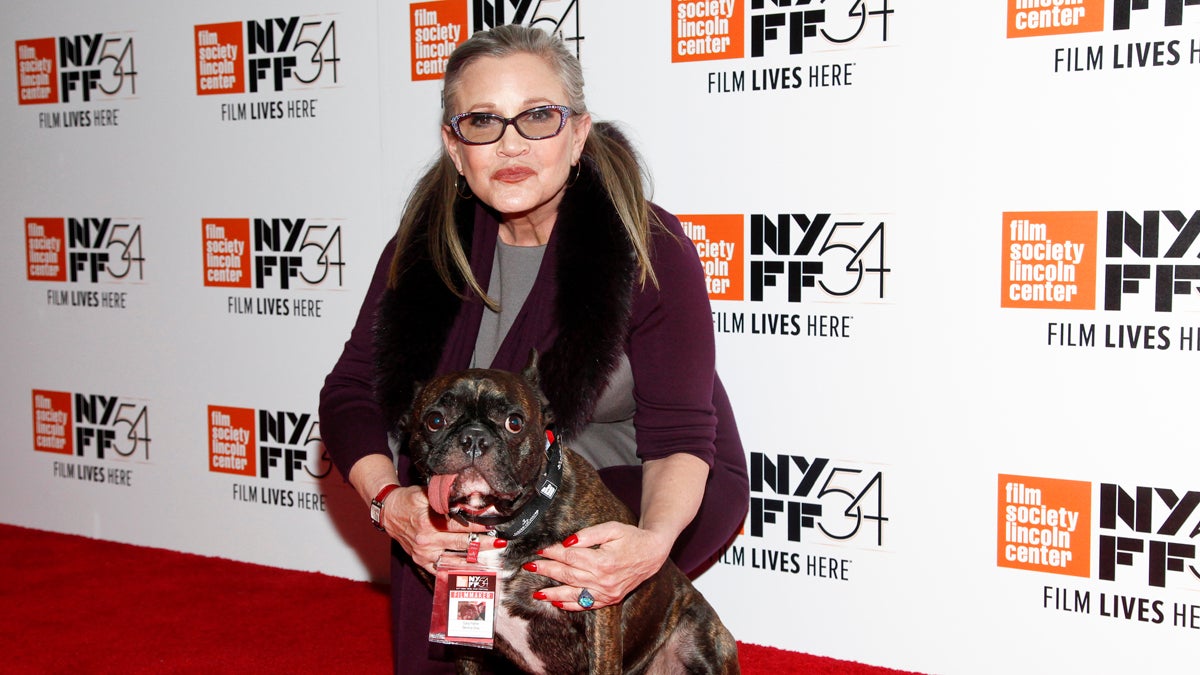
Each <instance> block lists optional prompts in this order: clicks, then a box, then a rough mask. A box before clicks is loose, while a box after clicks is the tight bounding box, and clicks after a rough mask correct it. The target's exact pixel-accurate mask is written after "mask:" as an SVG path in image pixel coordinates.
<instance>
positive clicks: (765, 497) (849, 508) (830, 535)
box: [746, 452, 888, 547]
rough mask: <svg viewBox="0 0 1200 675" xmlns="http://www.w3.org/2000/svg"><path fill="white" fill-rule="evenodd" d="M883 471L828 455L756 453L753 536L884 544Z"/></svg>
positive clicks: (752, 486)
mask: <svg viewBox="0 0 1200 675" xmlns="http://www.w3.org/2000/svg"><path fill="white" fill-rule="evenodd" d="M883 478H884V476H883V473H882V472H881V471H877V470H873V469H864V468H861V467H856V466H852V465H849V464H845V463H835V462H834V461H833V460H830V459H826V458H822V457H802V456H798V455H774V456H768V455H766V454H763V453H760V452H752V453H750V514H749V516H748V519H747V523H746V526H747V534H748V535H749V536H751V537H772V538H780V537H781V538H786V539H787V541H790V542H796V543H800V542H808V543H812V541H813V538H814V537H815V538H816V541H820V542H824V543H829V542H830V541H849V540H851V539H857V540H859V541H861V542H862V545H865V546H875V547H882V546H883V524H884V523H885V522H887V521H888V518H887V517H886V516H885V515H884V503H883Z"/></svg>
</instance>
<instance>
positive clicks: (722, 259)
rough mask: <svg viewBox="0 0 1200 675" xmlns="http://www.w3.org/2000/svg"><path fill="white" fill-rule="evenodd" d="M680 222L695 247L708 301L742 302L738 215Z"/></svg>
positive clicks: (741, 235)
mask: <svg viewBox="0 0 1200 675" xmlns="http://www.w3.org/2000/svg"><path fill="white" fill-rule="evenodd" d="M679 222H680V223H681V224H682V225H683V231H684V233H685V234H687V235H688V236H689V237H691V239H692V241H694V242H695V243H696V251H697V253H699V254H700V262H701V264H703V265H704V281H705V284H706V285H707V287H708V297H709V299H710V300H741V299H742V298H743V297H744V295H745V290H744V289H745V285H744V282H745V266H744V265H743V264H742V262H741V261H742V258H741V255H742V244H743V243H744V242H745V238H746V227H745V218H744V217H743V216H742V215H741V214H735V215H692V216H679Z"/></svg>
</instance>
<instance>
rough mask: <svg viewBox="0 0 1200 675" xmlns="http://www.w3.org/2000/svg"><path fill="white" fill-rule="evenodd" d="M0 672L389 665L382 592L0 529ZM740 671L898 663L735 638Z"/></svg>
mask: <svg viewBox="0 0 1200 675" xmlns="http://www.w3.org/2000/svg"><path fill="white" fill-rule="evenodd" d="M0 575H2V576H0V579H3V582H2V583H0V659H3V661H0V672H5V673H122V674H125V673H205V674H208V673H214V672H215V673H251V672H253V673H278V672H294V673H368V674H369V673H379V674H380V675H384V674H386V673H390V672H391V667H392V655H391V649H390V647H389V644H390V643H389V641H388V634H387V628H388V600H387V595H386V593H387V589H386V588H385V587H382V586H378V585H373V584H368V583H363V582H357V581H350V580H347V579H340V578H337V577H331V576H326V575H323V574H314V573H307V572H294V571H289V570H281V569H276V568H273V567H264V566H261V565H251V564H247V563H240V562H234V561H230V560H224V559H218V558H206V557H203V556H196V555H188V554H184V553H177V552H174V551H166V550H162V549H153V548H145V547H140V546H129V545H126V544H117V543H113V542H107V541H100V540H96V539H88V538H85V537H77V536H71V535H64V534H56V533H50V532H42V531H39V530H30V529H26V528H21V527H14V526H10V525H3V524H0ZM739 654H740V658H741V662H742V669H743V672H745V673H747V674H748V675H756V674H766V673H772V674H775V673H801V672H802V673H839V674H850V675H884V674H885V673H899V672H901V671H896V670H889V669H886V668H875V667H871V666H864V665H861V664H857V663H850V662H846V661H835V660H832V659H825V658H819V657H813V656H808V655H805V654H797V653H794V652H788V651H783V650H780V649H772V648H770V647H760V646H756V645H749V644H741V645H740V650H739Z"/></svg>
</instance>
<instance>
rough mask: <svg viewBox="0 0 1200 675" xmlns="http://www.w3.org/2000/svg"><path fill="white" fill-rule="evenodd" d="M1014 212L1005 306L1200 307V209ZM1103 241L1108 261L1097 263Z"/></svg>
mask: <svg viewBox="0 0 1200 675" xmlns="http://www.w3.org/2000/svg"><path fill="white" fill-rule="evenodd" d="M1103 217H1104V225H1103V243H1102V244H1101V243H1099V242H1098V241H1097V238H1098V237H1097V230H1098V229H1099V228H1100V224H1099V223H1098V220H1099V219H1100V214H1099V213H1098V212H1096V211H1030V212H1022V211H1015V212H1006V213H1004V215H1003V220H1004V238H1003V255H1002V274H1001V279H1002V284H1001V298H1000V305H1001V306H1002V307H1027V308H1043V309H1095V308H1096V279H1097V276H1098V275H1101V274H1102V278H1103V282H1102V284H1101V291H1102V293H1103V306H1104V309H1105V310H1107V311H1121V310H1131V309H1151V308H1153V310H1154V311H1156V312H1173V311H1176V310H1193V311H1194V310H1197V309H1200V264H1197V263H1196V262H1195V261H1196V259H1197V257H1198V256H1200V244H1198V243H1197V239H1198V238H1200V210H1196V211H1190V212H1189V211H1183V210H1175V209H1170V210H1160V211H1142V212H1129V211H1108V212H1106V213H1105V214H1104V216H1103ZM1101 246H1102V251H1103V253H1102V255H1103V265H1102V267H1101V268H1100V270H1099V271H1098V270H1097V267H1098V261H1097V259H1098V258H1099V257H1100V255H1101V254H1100V253H1099V250H1101V249H1100V248H1099V247H1101Z"/></svg>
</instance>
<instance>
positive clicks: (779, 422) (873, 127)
mask: <svg viewBox="0 0 1200 675" xmlns="http://www.w3.org/2000/svg"><path fill="white" fill-rule="evenodd" d="M1043 4H1045V5H1047V6H1046V7H1042V6H1041V5H1043ZM1134 4H1135V3H1132V2H1131V1H1130V0H1110V2H1104V0H1076V1H1069V0H1064V1H1062V2H1049V1H1048V0H1046V1H1044V2H1022V1H1020V0H1008V2H1007V3H1005V2H988V3H975V4H970V5H969V6H965V5H963V4H962V3H952V2H948V1H940V2H939V1H936V0H935V1H927V2H913V1H911V0H826V1H825V2H821V3H812V2H790V1H786V0H732V1H728V0H722V1H720V2H681V1H680V0H669V1H668V0H655V1H654V2H635V1H634V0H605V1H604V2H599V1H598V0H574V1H569V0H558V1H549V0H547V1H544V2H530V1H526V0H496V1H484V0H440V1H432V2H422V3H416V2H414V3H403V2H378V3H377V2H340V3H331V2H327V1H326V0H288V1H281V0H255V1H254V2H250V3H245V2H236V3H235V2H228V1H226V2H219V1H218V2H209V3H205V5H204V6H203V7H199V8H185V7H177V6H174V5H164V4H162V3H152V2H146V1H140V0H131V1H127V2H120V3H116V2H105V3H85V2H77V1H71V2H67V1H62V2H54V3H39V4H36V5H35V4H34V3H26V4H23V5H17V6H10V7H7V8H5V9H3V10H0V16H3V18H4V19H5V20H4V22H3V27H2V28H0V31H2V32H3V35H4V39H5V40H6V41H7V42H8V43H9V44H11V45H13V49H12V50H10V51H9V52H8V53H9V54H10V55H11V56H12V58H13V61H12V62H11V65H9V66H7V67H3V68H0V78H2V79H0V90H5V89H6V90H7V91H9V92H12V94H11V95H10V98H9V99H8V103H7V104H5V105H0V114H2V115H3V118H2V119H3V134H4V142H5V147H6V148H7V151H6V152H5V153H4V155H3V158H2V159H0V162H2V163H3V164H2V171H3V177H4V183H3V184H4V188H3V190H4V197H5V198H4V199H3V202H2V203H0V209H2V210H3V217H4V219H5V220H6V222H8V224H9V226H8V227H7V228H5V229H4V230H2V231H3V232H6V233H7V234H6V235H5V236H6V239H5V241H4V243H5V246H4V249H5V250H7V251H9V252H10V255H9V256H8V263H7V264H5V265H3V270H2V271H0V274H3V277H2V278H0V283H2V284H3V288H4V289H5V292H3V293H0V312H2V313H3V316H5V317H6V318H7V320H6V321H5V322H4V324H5V326H4V328H3V329H0V330H2V331H3V335H4V340H5V343H4V344H5V349H4V355H3V357H2V359H0V381H2V382H3V386H2V387H0V397H3V398H2V402H3V404H4V405H3V408H2V409H3V410H4V413H3V414H4V416H5V417H4V421H5V422H6V423H7V425H8V427H9V428H10V429H12V430H14V432H13V434H12V435H11V436H12V438H11V441H10V443H9V444H8V447H7V448H6V459H5V460H4V463H5V465H4V469H5V470H4V471H3V472H0V488H2V489H0V520H3V521H4V522H8V523H13V524H17V525H23V526H29V527H37V528H42V529H49V530H55V531H62V532H70V533H78V534H84V535H88V536H94V537H101V538H105V539H112V540H117V541H124V542H132V543H136V544H142V545H149V546H158V547H165V548H170V549H176V550H181V551H188V552H195V553H201V554H205V555H217V556H223V557H229V558H235V559H239V560H246V561H251V562H256V563H262V564H268V565H275V566H280V567H287V568H295V569H305V570H319V571H322V572H326V573H329V574H335V575H340V576H346V577H350V578H356V579H368V578H381V577H383V576H385V555H386V550H385V549H386V546H385V542H383V541H382V540H380V539H379V538H378V536H377V533H376V532H375V531H374V530H372V529H371V528H370V526H369V525H368V524H367V522H366V509H365V508H364V507H363V505H362V504H361V503H360V502H359V501H358V498H357V497H356V496H355V495H353V494H352V492H351V491H350V490H349V489H348V488H347V487H346V486H345V485H344V484H343V482H342V481H341V479H340V477H339V476H338V475H337V472H336V470H333V471H331V469H330V465H329V464H328V462H327V461H325V460H324V459H323V458H322V453H321V447H320V443H319V437H320V427H319V422H318V420H316V408H317V392H318V390H319V388H320V386H321V382H322V380H323V378H324V374H325V372H326V371H327V370H328V368H329V367H330V366H331V365H332V363H333V361H334V359H335V358H336V356H337V354H338V353H339V350H340V348H341V344H342V342H343V341H344V340H345V338H346V336H347V335H348V331H349V328H350V325H351V323H352V321H353V318H354V316H355V314H356V312H357V310H358V306H359V303H360V301H361V298H362V294H363V292H364V290H365V285H366V282H367V280H368V279H369V276H370V273H371V271H372V268H373V265H374V263H375V261H376V259H377V256H378V252H379V249H380V247H381V246H382V244H383V243H384V242H385V241H386V240H387V238H388V237H389V236H390V234H391V233H392V231H393V229H394V224H395V222H396V220H397V218H398V215H399V212H400V208H401V205H402V203H403V200H404V197H405V195H406V194H407V192H408V190H409V188H410V186H411V184H412V182H413V180H414V179H415V178H416V176H417V175H419V173H420V171H421V170H422V168H423V167H424V165H425V164H426V163H427V162H428V161H429V160H430V159H431V158H432V157H433V155H434V152H435V150H436V149H437V142H438V139H437V119H438V108H437V106H438V97H439V88H440V80H439V79H438V78H437V71H438V70H439V62H438V60H437V58H438V55H439V54H440V53H443V52H444V50H445V48H446V45H445V43H446V42H447V41H449V42H454V41H455V36H457V39H458V40H461V39H464V38H465V37H466V36H467V35H469V33H470V32H472V31H473V30H475V29H477V28H480V27H486V26H488V25H491V24H493V23H500V22H503V23H507V22H513V21H519V22H522V23H537V24H539V25H542V26H544V27H547V28H549V29H551V30H558V31H559V32H560V33H561V34H562V36H563V37H564V39H567V40H569V41H570V42H571V44H573V45H575V46H576V48H577V49H578V53H579V55H580V57H581V59H582V61H583V64H584V68H585V74H586V76H587V79H588V85H587V86H588V97H589V106H590V108H591V110H592V112H593V114H594V115H596V116H597V117H599V118H603V119H611V120H616V121H618V122H621V123H623V124H624V125H625V128H626V129H627V131H628V132H629V133H630V134H631V136H632V137H633V139H634V140H635V142H636V143H637V145H638V147H639V148H640V149H641V150H642V151H643V153H644V155H645V158H646V160H647V162H648V164H649V166H650V168H651V171H652V173H653V177H654V196H655V200H656V201H657V202H658V203H660V204H662V205H663V206H664V207H666V208H668V209H669V210H671V211H673V212H675V213H678V214H680V215H681V218H682V219H683V220H684V221H685V223H686V224H687V225H688V227H689V231H690V233H691V234H692V236H693V238H695V239H697V241H698V244H699V245H700V246H701V247H702V255H705V254H706V255H707V262H708V263H709V270H710V272H711V276H710V282H711V284H712V289H713V291H714V292H713V295H712V298H713V316H714V327H715V329H716V330H717V333H718V349H719V352H718V358H719V368H720V370H721V374H722V377H723V379H724V380H725V382H726V384H727V386H728V388H729V390H730V395H731V397H732V399H733V401H734V407H735V410H736V412H737V415H738V421H739V425H740V427H741V432H742V436H743V440H744V442H745V447H746V451H747V455H748V460H749V462H750V465H751V469H752V509H751V513H750V515H749V517H748V518H747V522H746V528H745V531H744V533H743V535H742V536H740V537H739V538H738V540H737V541H736V542H735V544H734V546H733V548H731V549H730V551H729V552H728V553H727V554H726V555H725V556H724V557H723V558H722V559H721V560H720V561H718V562H717V563H716V564H715V565H714V566H713V567H712V569H710V570H709V571H708V572H707V573H706V574H705V575H704V576H703V577H702V578H701V579H700V582H699V583H700V585H701V587H702V589H703V590H704V591H705V593H706V595H708V596H709V597H710V599H711V600H712V601H713V602H714V604H715V605H716V606H717V608H718V610H719V611H720V612H721V614H722V617H723V618H724V620H725V621H726V623H727V624H728V625H729V626H730V628H731V629H732V630H733V632H734V634H735V635H736V636H737V637H738V638H739V639H740V640H743V641H747V642H755V643H762V644H769V645H774V646H778V647H783V648H787V649H792V650H797V651H804V652H811V653H816V654H824V655H830V656H834V657H839V658H846V659H853V660H858V661H865V662H869V663H875V664H880V665H887V666H892V667H898V668H905V669H913V670H920V671H925V672H948V673H949V672H1008V671H1011V670H1015V669H1022V670H1032V671H1035V672H1050V671H1055V670H1069V671H1094V672H1148V671H1150V670H1152V669H1154V668H1167V667H1172V666H1178V665H1180V664H1182V663H1185V662H1186V661H1185V659H1186V658H1187V657H1188V654H1189V652H1188V651H1186V649H1187V647H1189V646H1191V645H1193V644H1194V643H1195V639H1196V635H1197V633H1196V631H1197V630H1200V594H1198V593H1197V592H1198V591H1200V571H1198V570H1200V562H1198V561H1197V559H1198V556H1197V552H1196V549H1195V533H1196V531H1197V530H1198V529H1200V513H1197V512H1196V507H1197V505H1198V504H1200V492H1198V491H1200V481H1197V479H1196V477H1195V476H1196V473H1197V468H1198V465H1200V463H1198V461H1197V459H1196V457H1197V453H1196V447H1195V441H1194V440H1193V436H1194V434H1192V433H1191V430H1190V426H1191V424H1192V420H1193V419H1194V418H1195V414H1194V411H1193V407H1194V405H1193V400H1194V396H1193V395H1192V392H1191V389H1192V387H1193V383H1194V382H1195V381H1196V375H1197V374H1198V372H1200V369H1198V366H1197V360H1198V359H1200V357H1198V356H1197V352H1198V351H1200V315H1198V314H1197V310H1198V309H1200V297H1198V296H1197V292H1198V285H1197V283H1198V280H1200V263H1198V262H1197V261H1196V258H1197V255H1198V253H1200V247H1198V245H1197V244H1196V241H1195V236H1196V234H1197V232H1198V231H1200V202H1197V201H1195V197H1194V195H1195V193H1196V188H1195V184H1196V182H1195V179H1196V172H1195V170H1194V167H1193V165H1194V161H1193V160H1192V159H1191V155H1192V154H1193V153H1194V150H1195V149H1196V148H1197V147H1200V132H1198V131H1197V126H1196V125H1195V124H1194V123H1193V122H1192V121H1191V120H1192V118H1193V117H1194V115H1193V114H1192V110H1193V109H1194V108H1195V107H1196V105H1197V103H1200V94H1197V74H1198V73H1200V7H1195V6H1189V5H1186V4H1184V3H1182V2H1179V1H1177V0H1150V1H1149V3H1148V4H1147V6H1146V7H1145V8H1143V9H1137V8H1134ZM1024 5H1033V6H1032V7H1025V6H1024ZM1075 18H1078V19H1079V21H1073V19H1075ZM418 37H419V38H420V39H421V41H422V49H421V50H420V51H418V50H416V49H415V48H414V42H415V41H416V39H417V38H418ZM697 51H699V52H704V53H699V54H698V53H696V52H697ZM689 52H690V53H689ZM414 53H418V56H419V57H421V58H419V59H418V60H419V62H420V66H419V67H417V65H416V64H415V63H414V60H413V54H414ZM426 54H431V55H432V57H431V58H424V55H426ZM202 63H203V67H201V64H202ZM431 71H432V72H431ZM214 78H215V79H214ZM222 78H224V79H222ZM93 85H94V87H93ZM213 87H216V89H213ZM1047 242H1049V244H1047ZM210 246H211V247H212V248H211V249H210V248H209V247H210ZM239 247H242V248H239ZM210 253H211V254H212V255H213V256H216V257H210V255H209V254H210ZM230 256H232V257H230ZM230 270H235V271H236V272H240V273H241V276H240V277H238V278H237V279H236V282H235V281H230V280H231V279H233V278H234V277H237V274H234V273H231V272H230ZM93 274H94V276H93ZM1021 275H1024V276H1021ZM230 284H235V285H230ZM237 284H240V285H237ZM1043 292H1046V293H1048V296H1046V297H1048V298H1049V299H1044V298H1042V297H1041V296H1035V295H1034V294H1035V293H1043ZM1056 293H1057V294H1058V296H1059V297H1057V298H1056V295H1055V294H1056ZM1050 514H1053V515H1050ZM1085 645H1086V646H1085ZM381 648H386V646H385V645H381Z"/></svg>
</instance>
